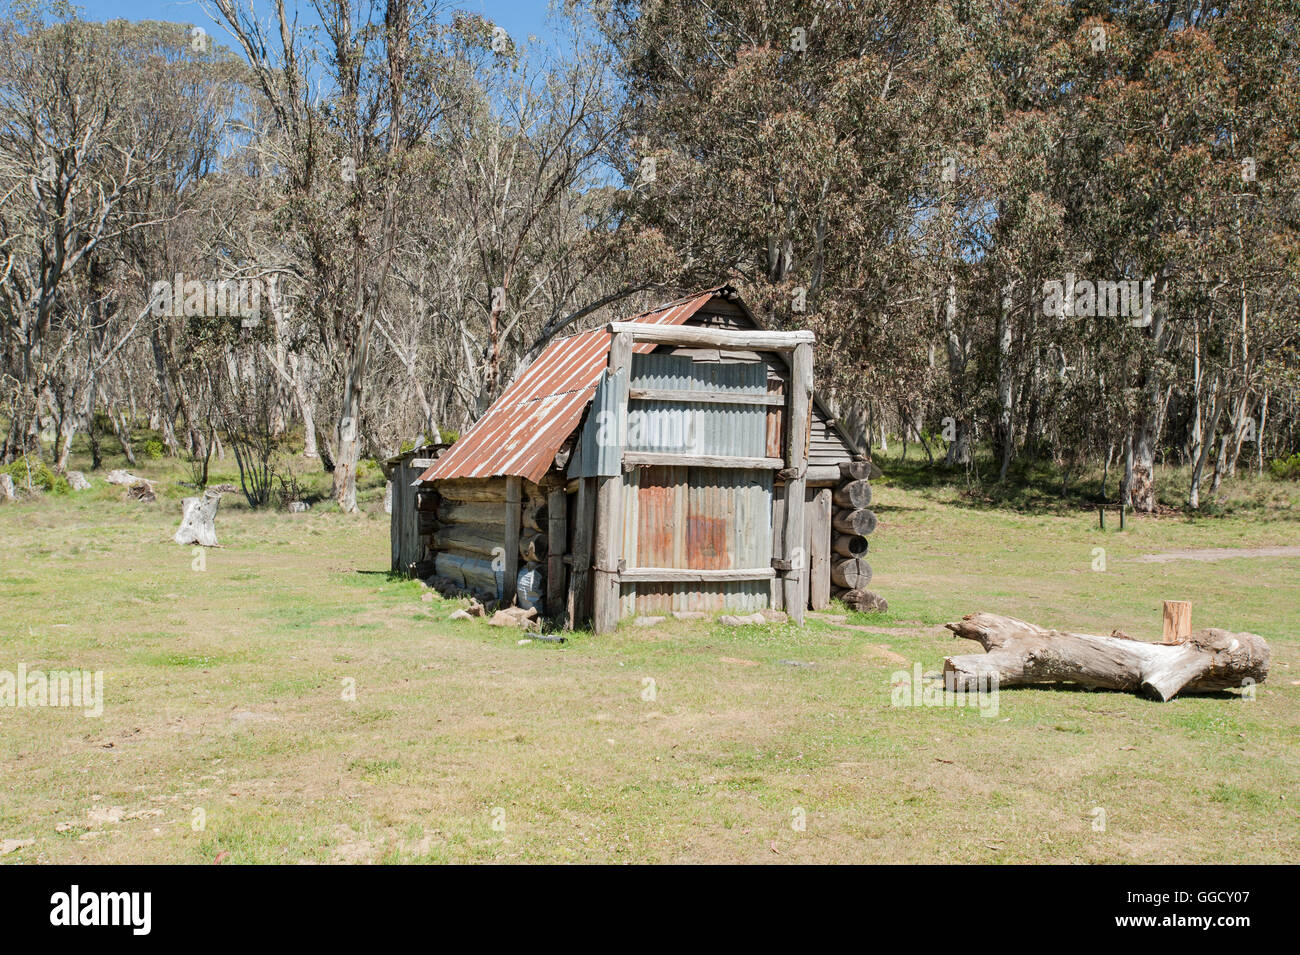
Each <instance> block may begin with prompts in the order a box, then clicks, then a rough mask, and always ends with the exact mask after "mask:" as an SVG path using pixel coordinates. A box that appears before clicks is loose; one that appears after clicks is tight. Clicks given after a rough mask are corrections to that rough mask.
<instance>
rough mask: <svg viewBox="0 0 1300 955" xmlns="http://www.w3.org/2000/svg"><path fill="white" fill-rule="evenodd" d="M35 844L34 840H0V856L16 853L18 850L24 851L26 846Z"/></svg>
mask: <svg viewBox="0 0 1300 955" xmlns="http://www.w3.org/2000/svg"><path fill="white" fill-rule="evenodd" d="M35 844H36V840H35V839H3V840H0V856H7V855H8V854H9V853H11V852H17V851H18V850H19V849H26V848H27V847H28V846H32V845H35Z"/></svg>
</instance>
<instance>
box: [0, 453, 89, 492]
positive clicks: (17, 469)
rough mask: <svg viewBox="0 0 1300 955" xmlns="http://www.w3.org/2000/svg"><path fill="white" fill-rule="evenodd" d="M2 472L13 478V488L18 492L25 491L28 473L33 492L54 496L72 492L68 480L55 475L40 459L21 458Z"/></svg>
mask: <svg viewBox="0 0 1300 955" xmlns="http://www.w3.org/2000/svg"><path fill="white" fill-rule="evenodd" d="M29 469H30V471H29ZM3 470H4V473H5V474H8V475H9V476H10V477H11V478H13V480H14V487H16V488H18V489H19V490H23V491H25V490H26V489H27V478H28V474H29V473H30V474H31V487H32V490H33V491H52V492H53V493H55V494H68V493H70V492H71V491H72V486H71V485H70V484H68V479H67V478H65V477H63V476H62V475H59V474H55V473H54V471H53V470H51V468H50V466H49V465H48V464H46V463H45V462H44V461H42V460H41V459H40V458H33V457H22V458H19V459H18V460H16V461H14V462H13V463H12V464H9V465H7V466H6V467H5V468H4V469H3Z"/></svg>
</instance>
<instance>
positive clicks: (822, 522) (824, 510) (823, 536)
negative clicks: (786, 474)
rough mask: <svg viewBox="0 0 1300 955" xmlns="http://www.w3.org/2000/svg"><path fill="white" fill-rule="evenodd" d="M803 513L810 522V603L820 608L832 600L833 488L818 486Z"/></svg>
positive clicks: (815, 607) (812, 607)
mask: <svg viewBox="0 0 1300 955" xmlns="http://www.w3.org/2000/svg"><path fill="white" fill-rule="evenodd" d="M811 497H812V500H810V501H809V502H808V504H807V506H806V509H805V512H804V521H805V522H806V523H807V525H808V533H807V538H808V606H809V608H810V609H812V610H821V609H822V608H823V607H825V606H826V605H827V604H829V603H830V602H831V489H830V488H828V487H823V488H818V489H817V490H816V491H815V492H813V493H812V495H811Z"/></svg>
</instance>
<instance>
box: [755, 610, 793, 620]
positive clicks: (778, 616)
mask: <svg viewBox="0 0 1300 955" xmlns="http://www.w3.org/2000/svg"><path fill="white" fill-rule="evenodd" d="M759 613H761V614H762V615H763V619H764V620H766V621H767V622H768V623H788V622H789V620H790V616H789V615H788V614H787V613H786V612H785V611H784V610H760V611H759Z"/></svg>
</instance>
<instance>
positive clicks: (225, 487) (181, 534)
mask: <svg viewBox="0 0 1300 955" xmlns="http://www.w3.org/2000/svg"><path fill="white" fill-rule="evenodd" d="M234 489H235V488H234V486H233V485H230V484H218V485H217V486H216V487H210V488H208V489H207V490H206V491H204V492H203V496H202V497H187V498H185V499H184V500H183V501H181V526H180V527H179V528H177V530H176V533H175V535H173V537H172V540H174V541H176V543H178V544H181V545H189V544H198V545H199V546H200V547H216V546H217V525H216V521H217V505H218V504H220V503H221V495H223V494H225V493H227V492H228V491H233V490H234Z"/></svg>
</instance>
